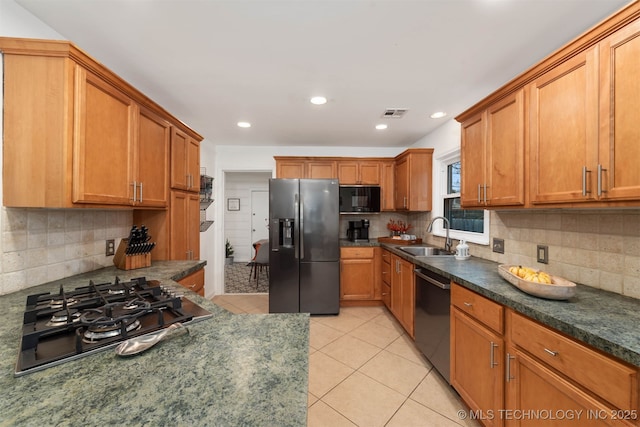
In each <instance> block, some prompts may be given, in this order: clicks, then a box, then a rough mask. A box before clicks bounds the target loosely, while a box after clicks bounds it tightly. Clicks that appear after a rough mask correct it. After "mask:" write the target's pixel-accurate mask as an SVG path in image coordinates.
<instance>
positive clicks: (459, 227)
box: [431, 150, 489, 245]
mask: <svg viewBox="0 0 640 427" xmlns="http://www.w3.org/2000/svg"><path fill="white" fill-rule="evenodd" d="M436 161H438V162H439V163H440V176H439V181H440V185H439V186H438V187H437V188H439V189H440V191H439V194H436V198H435V200H440V201H439V202H436V205H435V206H434V210H433V212H432V215H431V217H432V218H434V217H436V216H439V215H440V216H444V217H445V218H447V219H448V220H449V224H450V227H451V229H450V235H451V237H452V238H455V239H458V240H460V239H464V240H467V241H469V242H473V243H479V244H485V245H487V244H489V211H487V210H484V209H462V208H461V207H460V185H461V180H460V177H461V167H460V151H459V150H456V151H454V152H451V153H449V154H447V155H445V156H442V157H440V158H438V159H437V160H436ZM443 225H444V224H442V221H436V223H435V224H434V228H433V230H434V234H436V235H438V236H444V235H445V230H444V226H443Z"/></svg>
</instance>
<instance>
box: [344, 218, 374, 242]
mask: <svg viewBox="0 0 640 427" xmlns="http://www.w3.org/2000/svg"><path fill="white" fill-rule="evenodd" d="M347 239H349V240H350V241H352V242H368V241H369V220H368V219H359V220H356V221H349V228H348V229H347Z"/></svg>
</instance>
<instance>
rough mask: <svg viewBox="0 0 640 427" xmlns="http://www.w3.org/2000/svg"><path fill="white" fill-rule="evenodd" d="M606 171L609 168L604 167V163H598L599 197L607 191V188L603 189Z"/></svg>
mask: <svg viewBox="0 0 640 427" xmlns="http://www.w3.org/2000/svg"><path fill="white" fill-rule="evenodd" d="M603 171H604V172H606V171H607V170H606V169H605V168H603V167H602V165H598V197H600V196H602V193H606V192H607V190H603V189H602V172H603Z"/></svg>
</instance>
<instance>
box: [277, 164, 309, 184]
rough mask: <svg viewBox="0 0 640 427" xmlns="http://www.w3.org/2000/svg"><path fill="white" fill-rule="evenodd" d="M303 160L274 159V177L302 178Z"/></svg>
mask: <svg viewBox="0 0 640 427" xmlns="http://www.w3.org/2000/svg"><path fill="white" fill-rule="evenodd" d="M304 163H305V162H304V160H300V159H295V160H279V159H276V177H278V178H290V179H294V178H304V177H305V176H304Z"/></svg>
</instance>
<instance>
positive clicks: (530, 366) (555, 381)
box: [506, 349, 625, 427]
mask: <svg viewBox="0 0 640 427" xmlns="http://www.w3.org/2000/svg"><path fill="white" fill-rule="evenodd" d="M508 356H509V360H508V363H509V368H508V374H509V377H508V378H507V395H506V404H507V405H506V408H507V410H508V411H512V412H510V413H516V411H518V412H517V413H528V414H536V413H539V411H541V410H544V411H546V413H548V414H561V415H564V414H566V415H570V416H572V417H569V416H567V417H560V416H558V417H555V419H554V418H549V419H547V420H545V422H544V425H545V426H559V427H560V426H576V427H578V426H579V427H582V426H585V427H599V426H611V425H625V424H623V423H622V421H616V420H613V419H612V416H611V415H612V410H611V409H610V408H608V407H607V406H605V405H604V404H603V403H602V402H599V401H598V400H596V399H594V398H593V397H591V396H590V395H588V394H586V393H584V392H583V391H581V390H580V389H578V388H577V387H575V386H574V385H572V384H571V383H570V382H568V381H566V380H565V379H564V378H562V377H560V376H558V375H557V374H555V373H554V372H552V371H551V370H550V369H548V368H546V367H545V366H544V365H543V364H541V363H540V362H538V361H536V360H535V359H533V358H531V357H529V356H527V355H526V354H525V353H524V352H521V351H519V350H513V349H509V355H508ZM520 411H523V412H520ZM536 411H538V412H536ZM507 413H509V412H507ZM613 413H617V412H616V411H614V412H613ZM620 413H621V414H623V413H624V411H620ZM578 414H580V416H578ZM508 425H509V426H517V427H520V426H522V427H525V426H532V427H533V426H539V425H541V418H537V417H512V418H511V419H510V420H509V423H508Z"/></svg>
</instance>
